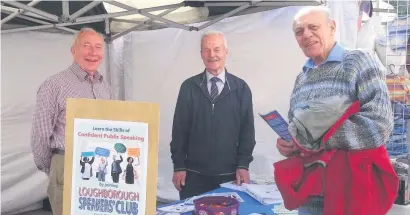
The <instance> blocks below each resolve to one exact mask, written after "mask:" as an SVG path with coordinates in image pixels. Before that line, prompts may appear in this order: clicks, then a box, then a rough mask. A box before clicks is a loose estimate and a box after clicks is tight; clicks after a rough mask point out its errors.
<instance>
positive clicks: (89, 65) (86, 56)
mask: <svg viewBox="0 0 410 215" xmlns="http://www.w3.org/2000/svg"><path fill="white" fill-rule="evenodd" d="M71 53H72V54H73V57H74V61H75V62H76V63H77V64H78V65H80V67H81V68H82V69H83V70H84V71H86V72H89V73H93V72H96V71H97V70H98V68H99V67H100V64H101V62H102V60H103V58H104V40H103V38H102V37H101V36H100V35H99V34H97V33H95V32H91V31H86V32H83V33H82V34H81V35H80V36H79V38H78V42H77V43H76V44H74V46H73V47H72V49H71Z"/></svg>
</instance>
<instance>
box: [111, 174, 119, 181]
mask: <svg viewBox="0 0 410 215" xmlns="http://www.w3.org/2000/svg"><path fill="white" fill-rule="evenodd" d="M111 177H112V182H114V183H118V181H119V180H120V174H119V173H111Z"/></svg>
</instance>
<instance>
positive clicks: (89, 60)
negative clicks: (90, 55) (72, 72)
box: [85, 59, 98, 63]
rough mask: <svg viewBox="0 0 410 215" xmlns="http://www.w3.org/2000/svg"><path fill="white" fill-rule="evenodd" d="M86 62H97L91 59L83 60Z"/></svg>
mask: <svg viewBox="0 0 410 215" xmlns="http://www.w3.org/2000/svg"><path fill="white" fill-rule="evenodd" d="M85 60H86V61H87V62H90V63H95V62H97V61H98V60H92V59H85Z"/></svg>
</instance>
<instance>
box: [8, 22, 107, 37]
mask: <svg viewBox="0 0 410 215" xmlns="http://www.w3.org/2000/svg"><path fill="white" fill-rule="evenodd" d="M101 21H102V20H92V21H85V22H74V23H58V24H48V25H40V26H33V27H24V28H15V29H9V30H2V31H1V33H2V34H6V33H14V32H22V31H33V30H41V29H47V28H57V27H64V26H71V25H81V24H87V23H93V22H101Z"/></svg>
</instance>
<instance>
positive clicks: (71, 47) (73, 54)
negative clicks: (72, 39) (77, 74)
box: [70, 46, 75, 55]
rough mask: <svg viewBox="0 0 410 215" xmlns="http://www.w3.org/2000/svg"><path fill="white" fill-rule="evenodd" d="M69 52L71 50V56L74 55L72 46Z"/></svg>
mask: <svg viewBox="0 0 410 215" xmlns="http://www.w3.org/2000/svg"><path fill="white" fill-rule="evenodd" d="M70 50H71V54H72V55H74V54H75V49H74V47H73V46H71V49H70Z"/></svg>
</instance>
